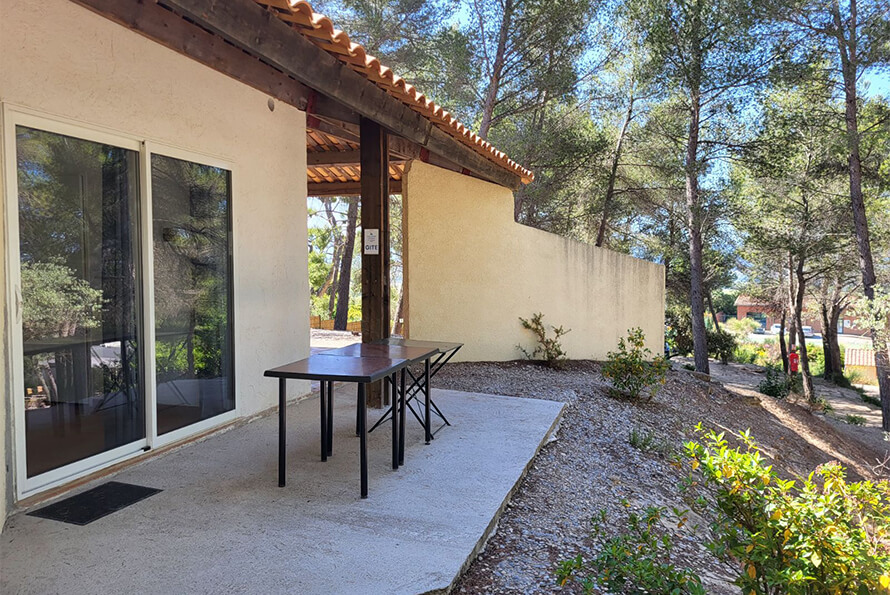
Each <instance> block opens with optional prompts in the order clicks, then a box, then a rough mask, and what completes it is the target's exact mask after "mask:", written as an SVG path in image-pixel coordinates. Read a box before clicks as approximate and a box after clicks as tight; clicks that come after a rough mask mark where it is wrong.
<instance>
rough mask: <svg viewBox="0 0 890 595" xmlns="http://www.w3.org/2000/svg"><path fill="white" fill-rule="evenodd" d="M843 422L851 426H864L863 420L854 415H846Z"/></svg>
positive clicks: (859, 416)
mask: <svg viewBox="0 0 890 595" xmlns="http://www.w3.org/2000/svg"><path fill="white" fill-rule="evenodd" d="M844 421H845V422H847V423H848V424H850V425H851V426H864V425H865V418H864V417H862V416H861V415H854V414H852V413H848V414H847V415H845V416H844Z"/></svg>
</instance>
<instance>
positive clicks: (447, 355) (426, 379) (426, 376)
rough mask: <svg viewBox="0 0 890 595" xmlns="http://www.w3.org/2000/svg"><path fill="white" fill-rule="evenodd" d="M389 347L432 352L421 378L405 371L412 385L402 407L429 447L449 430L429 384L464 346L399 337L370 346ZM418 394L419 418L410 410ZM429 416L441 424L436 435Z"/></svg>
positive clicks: (415, 412) (386, 415)
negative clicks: (420, 398) (420, 402)
mask: <svg viewBox="0 0 890 595" xmlns="http://www.w3.org/2000/svg"><path fill="white" fill-rule="evenodd" d="M374 344H376V345H390V346H394V347H411V348H419V349H431V350H435V353H434V356H438V357H435V359H433V358H429V359H427V360H426V361H425V365H424V371H423V374H418V375H417V376H415V375H414V373H413V372H412V371H411V368H407V370H406V371H407V373H408V375H409V376H410V377H411V384H410V386H409V387H408V389H407V390H408V396H407V398H406V399H405V405H406V406H407V407H408V409H410V410H411V413H412V414H413V415H414V417H415V418H416V419H417V421H418V422H420V424H421V425H422V426H423V427H424V431H425V434H426V443H427V444H429V443H430V440H432V439H433V437H434V436H435V435H436V434H437V433H438V432H439V430H441V429H442V428H444V427H445V426H450V425H451V424H450V423H449V422H448V419H447V418H446V417H445V414H443V413H442V411H441V410H440V409H439V407H438V406H437V405H436V403H435V401H433V400H432V398H431V396H430V391H431V385H430V381H431V380H432V378H433V376H435V375H436V373H437V372H438V371H439V370H441V369H442V366H444V365H445V364H447V363H448V361H449V360H450V359H451V358H452V357H454V354H455V353H457V352H458V351H459V350H460V348H461V347H463V346H464V344H463V343H447V342H445V341H420V340H415V339H401V338H398V337H390V338H388V339H380V340H379V341H374V342H373V343H372V345H374ZM420 392H423V394H424V415H423V417H422V418H421V416H420V414H419V413H418V412H417V411H416V410H415V409H414V407H412V406H411V401H413V400H414V399H415V398H416V397H417V396H418V394H419V393H420ZM392 411H393V410H392V407H390V409H389V410H388V411H386V413H384V414H383V416H382V417H381V418H380V419H378V420H377V423H375V424H374V425H373V426H371V429H370V430H368V431H369V432H373V431H374V430H375V429H376V428H377V426H379V425H380V424H382V423H383V422H384V421H386V419H387V418H388V417H389V416H390V415H392ZM430 413H435V414H436V416H437V417H438V418H439V419H441V420H442V425H441V426H439V427H438V428H436V430H435V431H433V430H432V425H431V417H430Z"/></svg>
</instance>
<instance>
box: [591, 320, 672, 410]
mask: <svg viewBox="0 0 890 595" xmlns="http://www.w3.org/2000/svg"><path fill="white" fill-rule="evenodd" d="M645 345H646V337H645V335H643V331H642V329H639V328H632V329H630V330H629V331H628V335H627V338H626V339H625V338H623V337H622V338H621V339H618V351H610V352H609V353H608V354H607V356H606V357H607V358H608V359H607V361H606V363H604V364H603V370H602V375H603V378H605V379H607V380H610V381H611V382H612V386H613V387H614V388H615V390H616V391H617V392H619V393H622V394H624V395H627V396H629V397H631V398H633V399H638V398H640V396H641V395H642V394H643V392H644V391H646V392H648V397H646V398H645V400H646V401H651V400H652V399H653V398H654V397H655V394H656V393H657V392H658V387H659V386H661V385H663V384H664V381H665V377H666V376H667V371H668V369H669V367H670V364H668V361H667V360H666V359H665V358H664V357H662V356H660V355H658V356H655V357H652V352H651V351H650V350H649V349H647V348H646V346H645Z"/></svg>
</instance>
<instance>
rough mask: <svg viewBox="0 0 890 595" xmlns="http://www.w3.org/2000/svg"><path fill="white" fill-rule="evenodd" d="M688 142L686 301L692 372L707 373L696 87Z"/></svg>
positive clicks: (694, 86) (698, 109)
mask: <svg viewBox="0 0 890 595" xmlns="http://www.w3.org/2000/svg"><path fill="white" fill-rule="evenodd" d="M690 100H691V109H690V118H689V140H688V142H687V144H686V163H685V170H686V208H687V216H688V219H689V263H690V275H689V277H690V283H689V301H690V303H691V306H692V344H693V348H694V355H695V371H696V372H700V373H702V374H710V373H711V369H710V364H709V362H708V336H707V332H706V331H705V303H704V291H703V285H704V274H703V272H702V252H703V248H702V205H701V197H700V195H699V194H700V193H699V185H698V169H699V167H698V134H699V125H700V117H701V96H700V95H699V89H698V86H697V85H693V88H692V89H691V93H690Z"/></svg>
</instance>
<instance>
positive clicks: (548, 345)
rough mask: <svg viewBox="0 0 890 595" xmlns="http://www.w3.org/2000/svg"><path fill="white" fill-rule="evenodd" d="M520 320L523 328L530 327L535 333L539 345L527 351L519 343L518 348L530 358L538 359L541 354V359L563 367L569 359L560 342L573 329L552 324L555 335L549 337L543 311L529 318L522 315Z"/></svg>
mask: <svg viewBox="0 0 890 595" xmlns="http://www.w3.org/2000/svg"><path fill="white" fill-rule="evenodd" d="M519 322H521V323H522V328H524V329H528V330H530V331H531V332H532V333H534V335H535V338H536V339H537V341H538V345H537V346H536V347H535V349H534V350H533V351H527V350H526V349H525V348H524V347H522V345H517V346H516V348H517V349H519V350H520V351H521V352H522V353H523V354H524V355H525V357H527V358H528V359H536V358H537V357H538V356H540V358H541V360H542V361H543V362H544V363H546V364H547V365H548V366H550V367H551V368H555V369H561V368H563V367H564V366H565V363H566V362H567V361H568V357H567V356H566V353H565V351H563V349H562V344H560V342H559V340H560V339H561V338H562V337H563V335H565V334H567V333H569V332H570V331H571V330H572V329H564V328H563V327H562V326H559V327H556V326H551V327H550V328H551V329H553V336H552V337H548V336H547V327H545V326H544V314H543V313H541V312H538V313H536V314H533V315H532V317H531V319H529V320H527V319H525V318H522V317H520V318H519Z"/></svg>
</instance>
